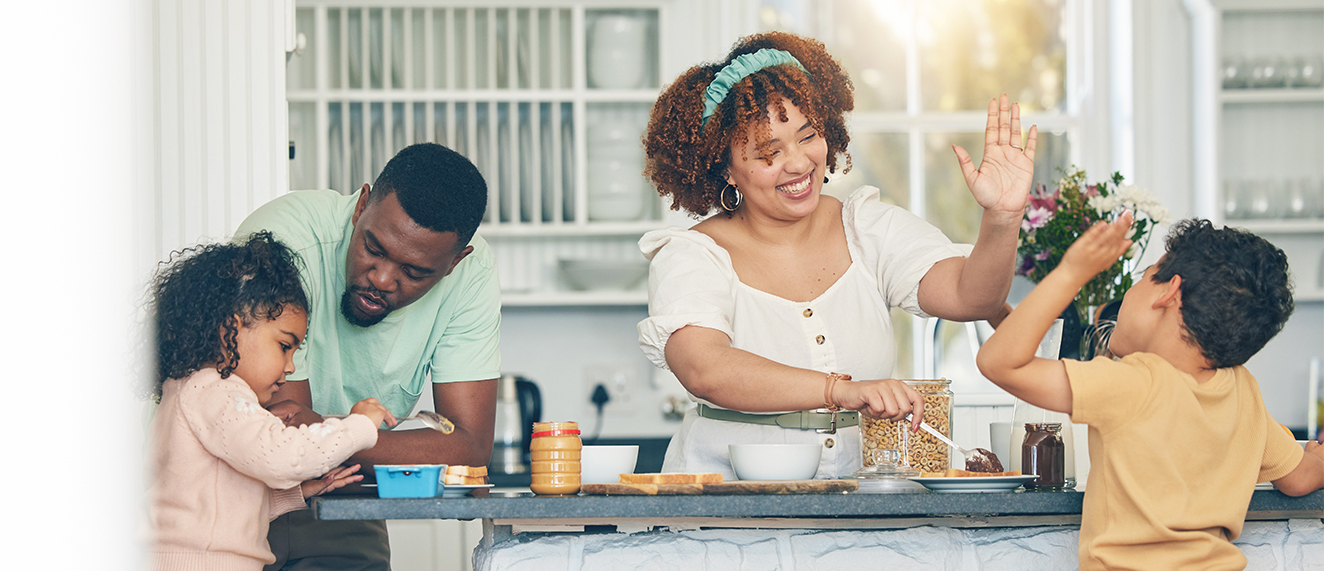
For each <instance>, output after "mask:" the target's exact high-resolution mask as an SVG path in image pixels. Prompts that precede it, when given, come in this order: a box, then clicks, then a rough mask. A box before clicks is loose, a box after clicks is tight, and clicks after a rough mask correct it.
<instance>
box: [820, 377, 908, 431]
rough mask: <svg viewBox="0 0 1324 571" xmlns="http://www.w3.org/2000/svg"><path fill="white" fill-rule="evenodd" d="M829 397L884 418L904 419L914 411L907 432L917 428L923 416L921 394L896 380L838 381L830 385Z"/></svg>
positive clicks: (851, 408)
mask: <svg viewBox="0 0 1324 571" xmlns="http://www.w3.org/2000/svg"><path fill="white" fill-rule="evenodd" d="M832 400H834V401H836V403H837V404H838V405H841V407H842V408H844V409H846V410H858V411H860V414H864V415H867V416H871V417H874V418H882V419H886V420H905V419H906V415H907V414H911V413H914V415H913V416H912V418H911V422H910V429H911V431H917V430H919V423H920V421H921V420H922V419H923V416H924V397H922V396H920V394H919V393H918V392H915V389H914V388H913V387H911V386H910V385H907V384H906V383H903V382H901V381H898V380H896V379H878V380H873V381H846V382H838V383H837V384H836V385H834V386H833V387H832Z"/></svg>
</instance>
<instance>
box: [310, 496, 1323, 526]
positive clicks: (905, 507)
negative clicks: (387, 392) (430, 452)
mask: <svg viewBox="0 0 1324 571" xmlns="http://www.w3.org/2000/svg"><path fill="white" fill-rule="evenodd" d="M1084 496H1085V494H1084V493H1083V492H1075V491H1066V492H1028V491H1017V492H1010V493H974V494H951V493H932V492H930V493H918V494H859V493H849V494H786V495H746V496H569V497H539V496H534V495H532V494H528V493H512V494H502V493H494V494H491V496H490V497H486V498H481V497H464V498H444V499H443V498H390V499H380V498H374V497H346V496H331V497H318V498H314V499H313V505H312V509H313V512H314V514H315V515H316V516H317V517H318V518H319V519H328V520H334V519H502V520H504V519H520V520H531V519H546V520H581V519H601V518H657V519H668V518H702V517H708V518H897V517H923V518H954V517H979V518H988V517H1012V516H1058V515H1075V516H1079V515H1080V508H1081V501H1082V499H1083V498H1084ZM1294 517H1313V518H1316V519H1318V518H1324V490H1321V491H1317V492H1314V493H1312V494H1309V495H1306V496H1302V497H1299V498H1292V497H1288V496H1286V495H1283V494H1282V493H1280V492H1277V491H1274V490H1257V491H1256V492H1255V493H1254V495H1253V496H1252V497H1251V502H1250V509H1249V513H1248V514H1247V519H1250V520H1256V519H1290V518H1294Z"/></svg>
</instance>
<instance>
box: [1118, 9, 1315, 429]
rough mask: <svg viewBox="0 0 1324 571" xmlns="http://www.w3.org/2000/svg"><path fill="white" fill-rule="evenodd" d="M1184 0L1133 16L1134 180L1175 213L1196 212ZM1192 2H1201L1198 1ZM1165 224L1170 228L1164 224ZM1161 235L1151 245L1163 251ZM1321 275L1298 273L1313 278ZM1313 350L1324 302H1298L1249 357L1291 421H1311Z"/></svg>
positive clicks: (1280, 413) (1273, 405) (1270, 401)
mask: <svg viewBox="0 0 1324 571" xmlns="http://www.w3.org/2000/svg"><path fill="white" fill-rule="evenodd" d="M1185 4H1186V2H1184V1H1183V0H1148V1H1140V2H1133V3H1132V9H1133V10H1134V17H1135V28H1134V37H1135V52H1134V65H1135V78H1134V79H1135V90H1136V91H1135V116H1136V176H1135V184H1137V185H1139V186H1142V187H1146V188H1148V189H1150V190H1152V191H1153V192H1154V193H1155V194H1157V195H1158V196H1159V199H1160V200H1162V201H1163V203H1164V204H1166V205H1167V206H1168V208H1169V209H1170V210H1171V212H1172V214H1173V216H1174V218H1178V219H1179V218H1187V217H1192V216H1195V215H1196V214H1197V212H1196V210H1197V205H1196V199H1195V198H1196V197H1195V178H1196V177H1195V173H1196V172H1197V171H1200V170H1210V171H1212V169H1213V166H1212V165H1206V164H1201V163H1199V162H1197V159H1196V158H1195V157H1196V155H1195V154H1194V152H1193V147H1194V145H1195V144H1196V143H1197V141H1195V140H1194V139H1193V133H1192V129H1193V128H1194V123H1193V115H1192V95H1193V91H1192V89H1193V88H1192V85H1193V82H1192V74H1193V64H1192V59H1193V58H1192V53H1193V52H1192V47H1191V46H1192V21H1191V15H1190V13H1189V12H1188V11H1187V9H1186V7H1185ZM1193 4H1200V3H1199V2H1194V3H1193ZM1164 231H1166V229H1165V230H1164ZM1161 244H1162V242H1161V240H1160V241H1159V242H1158V243H1157V244H1155V245H1154V246H1155V247H1151V250H1157V251H1160V252H1161V250H1162V248H1161ZM1314 278H1315V276H1308V275H1298V276H1296V279H1297V280H1298V281H1301V280H1310V279H1314ZM1312 357H1324V303H1322V302H1318V301H1316V302H1303V303H1298V304H1297V308H1296V312H1295V313H1294V314H1293V315H1292V318H1291V319H1290V320H1289V321H1288V322H1287V325H1286V327H1285V328H1284V329H1283V331H1282V332H1281V333H1279V334H1278V336H1277V337H1275V338H1274V339H1273V340H1272V341H1270V342H1269V344H1268V345H1266V346H1265V347H1264V349H1263V350H1261V351H1260V353H1258V354H1257V355H1256V356H1255V357H1253V358H1251V360H1250V361H1249V362H1248V363H1247V364H1246V366H1247V368H1249V369H1250V371H1251V372H1252V373H1253V374H1254V375H1255V376H1256V378H1257V379H1258V380H1259V382H1260V391H1261V392H1262V393H1263V395H1264V402H1265V405H1266V406H1267V407H1268V409H1269V412H1270V413H1271V414H1273V416H1274V418H1275V419H1276V420H1277V421H1278V422H1280V423H1282V424H1285V425H1287V426H1289V427H1295V428H1301V427H1304V426H1305V424H1306V407H1307V403H1306V391H1307V384H1308V383H1307V381H1308V378H1309V377H1308V372H1309V363H1310V359H1311V358H1312Z"/></svg>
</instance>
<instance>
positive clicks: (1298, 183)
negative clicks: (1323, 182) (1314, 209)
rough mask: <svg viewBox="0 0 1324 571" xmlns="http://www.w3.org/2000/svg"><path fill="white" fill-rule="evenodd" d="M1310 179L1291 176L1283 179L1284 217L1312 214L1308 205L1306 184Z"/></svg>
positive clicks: (1299, 216)
mask: <svg viewBox="0 0 1324 571" xmlns="http://www.w3.org/2000/svg"><path fill="white" fill-rule="evenodd" d="M1308 180H1309V179H1306V178H1291V179H1287V180H1285V181H1283V186H1282V201H1283V207H1282V216H1283V217H1284V218H1306V217H1308V216H1310V214H1311V213H1310V212H1309V211H1308V210H1307V205H1306V185H1307V182H1308Z"/></svg>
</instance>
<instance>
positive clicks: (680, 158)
mask: <svg viewBox="0 0 1324 571" xmlns="http://www.w3.org/2000/svg"><path fill="white" fill-rule="evenodd" d="M763 48H772V49H778V50H784V51H787V52H790V54H791V55H793V56H795V59H797V60H799V61H800V64H801V65H803V66H804V68H805V71H800V70H799V69H798V68H796V67H795V66H793V65H789V64H782V65H774V66H770V67H766V68H763V69H762V70H760V71H758V72H755V73H753V74H751V75H749V76H748V77H746V78H744V79H742V80H740V81H739V82H737V83H736V84H735V85H733V86H731V90H730V92H729V93H727V95H726V98H725V99H723V100H722V103H721V105H718V107H717V111H716V113H715V114H714V115H713V116H712V117H710V118H709V120H708V124H707V125H706V126H705V125H703V122H702V116H703V103H704V90H706V89H707V88H708V84H709V83H711V82H712V80H713V77H714V76H715V75H717V72H719V71H721V69H722V68H723V67H726V65H727V64H729V63H731V61H732V60H734V59H735V58H737V57H740V56H742V55H745V54H751V53H754V52H757V51H759V50H761V49H763ZM806 72H808V73H806ZM852 90H853V87H852V85H851V81H850V77H849V76H847V74H846V71H845V70H844V69H842V68H841V65H840V64H839V63H837V61H836V60H835V59H833V58H832V56H831V55H829V54H828V53H827V49H826V48H824V47H823V44H822V43H821V42H819V41H817V40H814V39H811V38H805V37H801V36H797V35H794V34H787V33H784V32H769V33H766V34H757V35H753V36H747V37H745V38H742V39H741V40H740V41H738V42H736V45H735V46H734V47H733V48H732V49H731V53H730V54H728V55H727V57H726V60H725V61H722V62H718V63H706V64H700V65H697V66H695V67H692V68H690V69H689V70H687V71H685V73H682V74H681V75H680V77H678V78H676V81H675V82H674V83H672V84H671V85H669V86H667V88H666V89H665V90H664V91H663V92H662V95H661V96H660V97H659V98H658V100H657V102H656V103H655V104H654V105H653V111H652V116H651V117H650V118H649V122H648V130H647V132H646V133H645V134H644V151H645V154H646V155H647V163H646V166H645V167H644V174H645V175H646V176H648V177H649V178H650V179H652V181H653V184H655V185H656V186H657V190H658V194H661V195H663V196H667V195H670V196H671V198H672V202H671V209H672V210H680V209H682V208H683V209H685V211H686V212H689V213H690V214H691V215H693V216H694V217H696V218H697V217H702V216H705V215H707V214H708V213H709V212H711V211H712V209H713V206H714V205H716V204H717V200H718V197H719V195H720V193H721V192H722V188H723V187H725V186H726V175H727V169H728V167H729V166H730V164H731V161H732V159H733V157H732V156H731V148H732V146H733V145H737V144H738V145H739V146H743V145H745V144H747V143H748V141H749V137H751V136H752V137H754V138H755V142H756V143H758V144H762V143H764V142H766V141H767V140H768V139H770V138H771V135H770V133H771V131H770V128H769V127H768V121H769V118H768V106H769V105H773V106H775V107H774V109H775V110H776V111H777V115H778V118H779V119H781V120H782V121H785V120H786V108H785V106H784V105H783V99H782V98H785V99H786V100H789V101H790V102H791V103H793V104H794V105H795V106H796V107H799V108H800V111H801V112H803V113H804V114H805V117H807V118H808V119H809V122H810V124H811V125H812V126H813V128H814V129H815V130H816V131H818V133H819V134H820V135H822V136H823V138H824V139H826V141H827V145H828V159H827V160H828V164H827V166H828V171H829V172H836V170H837V156H838V155H842V156H845V159H846V165H845V169H844V170H843V172H848V171H850V156H849V155H847V154H846V145H847V143H849V142H850V134H849V133H847V132H846V118H845V115H846V113H848V112H850V111H851V110H853V109H854V108H855V97H854V95H853V93H852ZM737 138H739V139H737ZM742 158H743V157H742Z"/></svg>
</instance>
